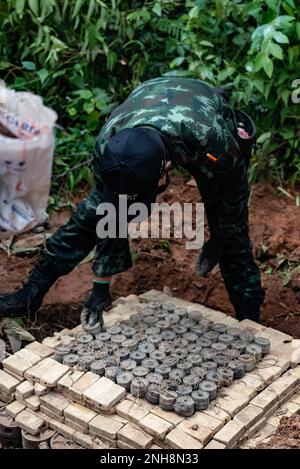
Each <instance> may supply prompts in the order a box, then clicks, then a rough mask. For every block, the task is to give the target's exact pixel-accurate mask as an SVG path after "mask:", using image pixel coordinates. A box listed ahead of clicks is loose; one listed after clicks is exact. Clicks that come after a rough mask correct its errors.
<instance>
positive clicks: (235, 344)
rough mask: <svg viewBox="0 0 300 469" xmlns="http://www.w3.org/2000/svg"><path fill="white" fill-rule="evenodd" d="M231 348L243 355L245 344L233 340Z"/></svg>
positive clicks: (239, 340)
mask: <svg viewBox="0 0 300 469" xmlns="http://www.w3.org/2000/svg"><path fill="white" fill-rule="evenodd" d="M231 348H232V349H234V350H237V351H238V352H239V353H245V350H246V344H245V342H243V341H242V340H241V339H238V340H234V341H233V342H232V344H231Z"/></svg>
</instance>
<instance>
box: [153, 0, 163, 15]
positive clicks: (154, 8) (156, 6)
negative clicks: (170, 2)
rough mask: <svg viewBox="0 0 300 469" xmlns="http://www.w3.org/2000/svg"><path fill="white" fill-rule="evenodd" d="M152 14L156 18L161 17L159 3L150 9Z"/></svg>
mask: <svg viewBox="0 0 300 469" xmlns="http://www.w3.org/2000/svg"><path fill="white" fill-rule="evenodd" d="M152 11H153V13H155V15H157V16H161V4H160V3H155V4H154V7H153V8H152Z"/></svg>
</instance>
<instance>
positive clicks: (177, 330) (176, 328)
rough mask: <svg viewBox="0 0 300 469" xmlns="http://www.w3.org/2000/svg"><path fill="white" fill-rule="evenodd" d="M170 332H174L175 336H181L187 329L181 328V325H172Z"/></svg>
mask: <svg viewBox="0 0 300 469" xmlns="http://www.w3.org/2000/svg"><path fill="white" fill-rule="evenodd" d="M172 330H173V331H174V332H175V334H176V335H179V336H180V335H183V334H185V333H186V332H187V328H186V327H184V326H182V325H181V324H174V325H173V326H172Z"/></svg>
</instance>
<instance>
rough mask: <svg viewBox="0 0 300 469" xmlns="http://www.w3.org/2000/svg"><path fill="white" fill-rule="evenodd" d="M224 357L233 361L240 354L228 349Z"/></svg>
mask: <svg viewBox="0 0 300 469" xmlns="http://www.w3.org/2000/svg"><path fill="white" fill-rule="evenodd" d="M226 355H228V358H229V360H235V359H236V358H238V357H239V355H240V354H239V351H238V350H236V349H234V348H230V349H227V350H226Z"/></svg>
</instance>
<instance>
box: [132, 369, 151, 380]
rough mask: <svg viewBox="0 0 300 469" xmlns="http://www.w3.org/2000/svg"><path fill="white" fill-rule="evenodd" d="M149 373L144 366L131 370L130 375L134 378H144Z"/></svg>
mask: <svg viewBox="0 0 300 469" xmlns="http://www.w3.org/2000/svg"><path fill="white" fill-rule="evenodd" d="M148 373H149V368H146V367H145V366H137V367H135V368H133V370H132V374H133V376H135V377H136V378H146V376H147V375H148Z"/></svg>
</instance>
